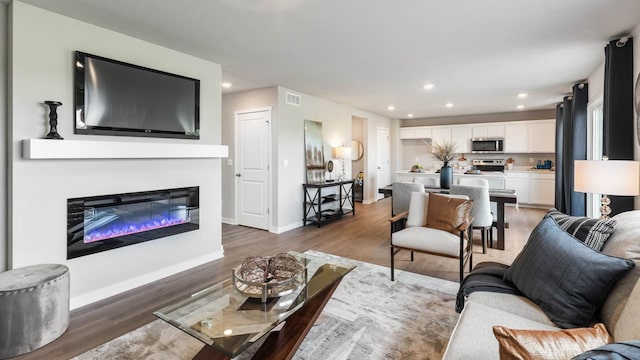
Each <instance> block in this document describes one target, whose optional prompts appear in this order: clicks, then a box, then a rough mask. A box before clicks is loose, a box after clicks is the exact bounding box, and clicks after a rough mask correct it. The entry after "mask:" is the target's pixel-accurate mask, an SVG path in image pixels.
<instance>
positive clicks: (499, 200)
mask: <svg viewBox="0 0 640 360" xmlns="http://www.w3.org/2000/svg"><path fill="white" fill-rule="evenodd" d="M424 189H425V191H426V192H435V193H442V194H448V193H449V189H444V188H440V187H431V186H425V187H424ZM378 193H379V194H383V195H384V196H385V197H388V196H393V187H392V186H391V185H387V186H384V187H381V188H379V189H378ZM489 201H491V202H495V203H496V205H497V206H496V207H497V214H496V230H497V233H498V238H497V241H496V244H495V248H496V249H499V250H504V243H505V241H504V238H505V235H504V230H505V228H506V227H507V225H506V224H507V222H506V221H505V215H504V205H505V204H517V203H518V194H517V192H516V191H515V190H513V189H492V188H489Z"/></svg>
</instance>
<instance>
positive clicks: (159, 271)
mask: <svg viewBox="0 0 640 360" xmlns="http://www.w3.org/2000/svg"><path fill="white" fill-rule="evenodd" d="M10 16H12V28H11V30H10V32H11V34H10V36H11V39H12V48H11V50H10V52H11V53H10V59H11V62H12V66H11V67H10V70H9V71H10V74H11V76H12V81H11V83H10V91H9V92H10V94H11V96H12V97H11V99H10V102H11V107H10V112H9V117H8V119H9V121H10V123H11V125H12V129H11V134H10V137H11V138H10V150H9V152H10V157H9V158H10V162H11V164H10V165H11V168H12V169H11V171H12V173H11V178H10V184H9V186H10V191H11V198H10V205H9V206H10V208H9V213H10V214H11V215H12V216H11V217H10V218H9V220H8V221H9V223H10V244H11V250H10V261H11V264H10V265H11V266H12V267H20V266H25V265H30V264H37V263H61V264H66V265H67V266H69V268H70V273H71V306H72V307H78V306H82V305H84V304H87V303H90V302H93V301H96V300H99V299H101V298H104V297H107V296H110V295H113V294H116V293H119V292H122V291H125V290H128V289H130V288H133V287H136V286H139V285H142V284H144V283H147V282H150V281H154V280H157V279H159V278H162V277H165V276H168V275H171V274H174V273H176V272H179V271H182V270H186V269H188V268H190V267H193V266H196V265H200V264H202V263H204V262H206V261H211V260H213V259H216V258H219V257H221V256H222V240H221V207H220V202H221V194H220V192H221V190H220V186H221V184H220V180H221V179H220V171H221V169H220V165H221V160H220V159H166V160H165V159H157V160H155V159H154V160H151V159H149V160H145V159H131V160H25V159H23V158H22V157H21V151H20V143H21V140H22V139H28V138H40V137H42V136H43V135H44V134H46V132H47V130H48V129H47V108H46V107H45V106H43V105H42V102H43V101H44V100H59V101H61V102H62V103H63V105H62V106H61V107H60V108H59V111H58V115H59V118H58V121H59V125H58V131H59V132H60V133H61V135H62V136H63V137H64V138H65V139H66V140H70V139H73V140H98V141H99V140H110V141H122V142H127V141H136V142H159V143H162V142H166V143H180V142H184V143H189V144H193V143H194V141H189V140H178V139H148V138H144V139H142V138H129V137H113V136H90V135H84V136H83V135H74V134H73V72H72V70H73V51H74V50H82V51H85V52H89V53H94V54H97V55H102V56H105V57H109V58H114V59H118V60H122V61H125V62H130V63H135V64H138V65H142V66H147V67H150V68H154V69H159V70H163V71H167V72H171V73H178V74H181V75H185V76H188V77H193V78H197V79H200V80H201V88H200V119H201V139H200V140H199V141H198V143H200V144H219V143H220V128H221V126H220V108H221V104H220V99H221V93H220V82H221V69H220V66H219V65H217V64H214V63H211V62H208V61H205V60H202V59H198V58H195V57H192V56H189V55H186V54H182V53H179V52H176V51H173V50H170V49H167V48H162V47H160V46H157V45H154V44H151V43H148V42H144V41H141V40H138V39H135V38H132V37H128V36H125V35H122V34H120V33H116V32H113V31H110V30H106V29H103V28H100V27H97V26H93V25H90V24H87V23H84V22H80V21H78V20H75V19H71V18H68V17H64V16H61V15H58V14H55V13H52V12H48V11H46V10H42V9H39V8H36V7H33V6H30V5H26V4H23V3H20V2H13V3H12V5H11V8H10ZM66 140H62V141H66ZM186 186H199V187H200V219H201V222H200V229H199V230H196V231H192V232H188V233H183V234H178V235H174V236H171V237H166V238H162V239H158V240H154V241H150V242H146V243H142V244H136V245H132V246H127V247H124V248H119V249H116V250H111V251H107V252H102V253H98V254H93V255H89V256H84V257H81V258H76V259H72V260H66V200H67V199H68V198H72V197H82V196H90V195H101V194H111V193H120V192H134V191H142V190H153V189H163V188H173V187H186Z"/></svg>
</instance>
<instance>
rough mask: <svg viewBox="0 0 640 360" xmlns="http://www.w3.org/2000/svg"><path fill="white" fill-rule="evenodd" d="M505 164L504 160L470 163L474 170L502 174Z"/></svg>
mask: <svg viewBox="0 0 640 360" xmlns="http://www.w3.org/2000/svg"><path fill="white" fill-rule="evenodd" d="M505 163H506V161H505V160H504V159H475V160H473V162H472V164H473V167H474V168H475V169H476V170H480V171H500V172H504V165H505Z"/></svg>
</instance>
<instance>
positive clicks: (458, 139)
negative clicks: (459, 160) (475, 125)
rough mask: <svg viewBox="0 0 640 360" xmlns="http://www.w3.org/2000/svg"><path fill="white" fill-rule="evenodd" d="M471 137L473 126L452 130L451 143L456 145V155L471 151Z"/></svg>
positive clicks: (457, 127)
mask: <svg viewBox="0 0 640 360" xmlns="http://www.w3.org/2000/svg"><path fill="white" fill-rule="evenodd" d="M471 137H472V129H471V126H456V127H452V128H451V141H453V142H454V143H455V144H456V153H459V154H464V153H468V152H469V151H470V147H471Z"/></svg>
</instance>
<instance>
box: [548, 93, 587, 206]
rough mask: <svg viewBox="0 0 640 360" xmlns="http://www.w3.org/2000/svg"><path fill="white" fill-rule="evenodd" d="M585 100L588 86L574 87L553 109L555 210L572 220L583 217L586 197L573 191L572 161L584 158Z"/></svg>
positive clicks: (585, 146)
mask: <svg viewBox="0 0 640 360" xmlns="http://www.w3.org/2000/svg"><path fill="white" fill-rule="evenodd" d="M588 97H589V87H588V86H587V84H576V85H574V86H573V94H572V95H571V96H565V97H564V99H563V102H562V104H561V105H558V107H557V108H556V193H555V206H556V208H557V209H558V210H560V211H562V212H564V213H566V214H569V215H574V216H585V215H586V199H587V197H586V194H584V193H579V192H575V191H573V161H574V160H585V159H586V158H587V102H588V100H589V99H588Z"/></svg>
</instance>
